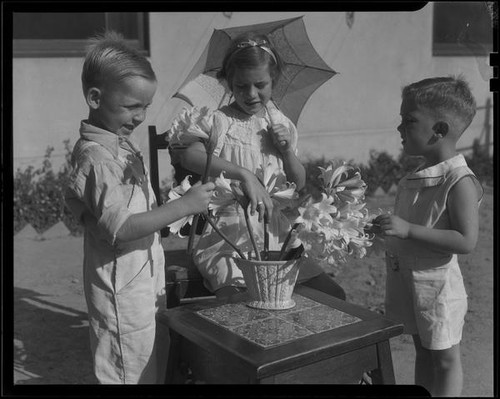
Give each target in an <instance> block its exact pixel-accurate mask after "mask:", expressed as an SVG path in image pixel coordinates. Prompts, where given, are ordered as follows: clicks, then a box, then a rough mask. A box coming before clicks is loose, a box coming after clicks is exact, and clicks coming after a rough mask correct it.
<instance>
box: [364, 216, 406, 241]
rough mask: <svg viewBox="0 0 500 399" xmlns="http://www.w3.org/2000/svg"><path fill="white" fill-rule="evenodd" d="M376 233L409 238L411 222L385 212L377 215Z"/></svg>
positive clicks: (375, 221)
mask: <svg viewBox="0 0 500 399" xmlns="http://www.w3.org/2000/svg"><path fill="white" fill-rule="evenodd" d="M372 225H373V227H374V228H375V230H376V231H377V232H375V231H373V232H374V233H375V234H382V235H384V236H394V237H398V238H401V239H403V240H405V239H407V238H408V236H409V233H410V223H408V222H407V221H406V220H404V219H401V218H400V217H399V216H395V215H390V214H385V215H380V216H377V217H376V218H375V219H374V220H373V222H372Z"/></svg>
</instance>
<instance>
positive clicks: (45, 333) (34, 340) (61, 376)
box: [14, 287, 96, 384]
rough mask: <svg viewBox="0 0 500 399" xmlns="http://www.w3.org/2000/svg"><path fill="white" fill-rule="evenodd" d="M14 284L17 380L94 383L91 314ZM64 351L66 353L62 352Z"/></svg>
mask: <svg viewBox="0 0 500 399" xmlns="http://www.w3.org/2000/svg"><path fill="white" fill-rule="evenodd" d="M45 297H46V296H45V295H42V294H39V293H37V292H34V291H31V290H27V289H23V288H16V287H15V288H14V326H15V327H14V371H15V373H16V374H17V376H18V378H17V382H16V383H17V384H94V383H96V382H95V380H94V376H93V371H92V359H91V356H90V347H89V336H88V321H87V314H86V313H83V312H80V311H77V310H75V309H72V308H69V307H65V306H62V305H59V304H54V303H53V302H49V301H47V300H46V299H45ZM61 351H64V354H63V355H62V356H61Z"/></svg>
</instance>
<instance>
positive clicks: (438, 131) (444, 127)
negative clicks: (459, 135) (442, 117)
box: [432, 121, 450, 138]
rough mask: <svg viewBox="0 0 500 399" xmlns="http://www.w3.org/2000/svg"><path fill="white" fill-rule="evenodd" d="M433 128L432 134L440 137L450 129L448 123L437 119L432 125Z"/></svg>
mask: <svg viewBox="0 0 500 399" xmlns="http://www.w3.org/2000/svg"><path fill="white" fill-rule="evenodd" d="M432 130H434V134H435V135H436V136H438V137H440V138H443V137H444V136H446V135H447V134H448V132H449V130H450V125H448V123H447V122H443V121H439V122H436V123H435V124H434V126H433V127H432Z"/></svg>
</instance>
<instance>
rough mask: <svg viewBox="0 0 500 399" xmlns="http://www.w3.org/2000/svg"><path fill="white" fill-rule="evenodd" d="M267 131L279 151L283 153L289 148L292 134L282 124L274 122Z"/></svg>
mask: <svg viewBox="0 0 500 399" xmlns="http://www.w3.org/2000/svg"><path fill="white" fill-rule="evenodd" d="M269 133H270V135H271V138H272V140H273V144H274V146H275V147H276V148H277V149H278V151H279V152H281V153H284V152H286V151H288V150H290V149H291V145H292V134H291V133H290V131H289V130H288V129H287V128H286V127H285V125H282V124H275V125H272V126H270V128H269Z"/></svg>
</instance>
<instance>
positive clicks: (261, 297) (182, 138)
mask: <svg viewBox="0 0 500 399" xmlns="http://www.w3.org/2000/svg"><path fill="white" fill-rule="evenodd" d="M211 126H212V122H211V113H210V111H209V110H208V109H206V108H202V109H201V110H199V109H197V108H196V107H193V108H192V109H191V110H187V109H185V110H184V111H183V113H182V114H181V115H180V117H179V118H178V119H176V120H175V121H174V123H173V125H172V129H171V133H170V135H171V138H173V140H171V141H172V142H173V143H174V145H177V146H178V144H175V143H179V142H183V143H190V142H192V141H193V140H202V141H203V142H204V143H205V147H206V148H207V168H206V169H205V173H204V176H205V179H206V176H207V173H208V168H209V165H210V158H211V156H212V153H213V150H214V147H215V144H214V141H215V139H214V138H213V137H211ZM319 169H320V172H321V174H320V178H321V181H322V187H321V195H320V198H317V197H316V198H315V197H314V196H313V195H311V194H309V193H305V194H303V195H299V193H298V192H297V189H296V186H295V184H294V183H290V182H287V180H286V176H285V175H284V174H283V173H282V172H281V171H279V170H277V169H273V168H272V167H271V164H268V165H263V166H262V167H261V169H259V170H258V171H257V173H256V175H257V177H258V178H259V180H260V181H261V183H262V184H263V185H264V187H265V188H266V190H267V192H268V194H269V196H270V198H271V199H272V201H273V205H274V207H273V213H272V215H271V216H270V217H267V215H266V217H265V218H264V225H263V229H264V239H263V242H258V241H257V240H256V239H255V234H254V231H253V227H252V223H251V222H250V215H249V206H248V205H249V201H248V199H247V198H246V196H245V194H244V193H243V191H242V189H241V187H240V186H239V184H238V183H237V182H232V181H231V180H229V179H226V178H225V176H224V172H223V173H221V174H220V176H218V177H217V178H216V179H215V181H214V183H215V186H216V188H215V191H214V195H213V197H212V201H211V203H210V205H209V209H208V213H207V215H206V220H207V222H208V223H209V224H210V225H211V226H212V228H213V229H214V231H216V232H217V233H218V234H219V235H220V236H221V237H222V239H224V240H225V241H226V242H227V243H228V244H229V245H230V246H231V248H233V250H234V254H235V256H234V260H235V263H236V265H237V266H238V267H239V268H240V269H241V270H242V273H243V278H244V280H245V283H246V285H247V289H248V293H249V296H250V298H251V301H250V302H249V305H250V306H253V307H257V308H264V309H287V308H290V307H293V306H294V305H295V304H294V302H293V300H292V299H291V295H292V292H293V288H294V286H295V282H296V279H297V275H298V270H299V265H300V263H301V261H302V260H303V259H304V258H310V259H312V260H314V261H326V262H328V263H330V264H338V263H341V262H346V261H347V259H348V258H349V257H351V256H355V257H359V258H361V257H363V256H365V255H366V248H367V247H369V246H370V245H371V243H372V239H373V237H372V236H370V235H368V234H367V233H365V228H366V227H367V225H369V223H370V222H369V220H370V219H371V217H370V215H369V214H368V210H367V209H366V208H365V202H364V193H365V189H366V185H365V183H364V181H363V180H362V179H361V176H360V173H359V171H358V170H356V169H355V168H354V167H352V166H350V165H348V164H346V163H339V164H335V163H329V164H328V165H327V166H326V168H321V167H320V168H319ZM190 186H191V185H190V183H189V179H188V177H186V178H185V179H184V180H183V181H182V182H181V183H180V184H179V185H178V186H176V187H173V188H172V189H171V190H170V192H169V201H171V200H174V199H177V198H180V197H181V196H182V195H183V194H184V193H185V192H186V191H187V190H188V189H189V188H190ZM234 204H238V205H239V206H241V207H242V208H243V210H244V215H245V221H246V226H247V229H248V235H249V238H250V241H251V245H252V247H253V250H252V251H248V252H247V253H244V252H243V251H242V250H241V249H240V247H239V246H238V245H237V243H236V242H233V241H232V240H231V239H230V238H228V237H227V236H225V235H224V233H223V232H222V231H221V230H220V229H219V227H218V225H217V216H218V212H219V210H220V209H224V208H225V207H226V206H228V205H234ZM192 220H193V216H190V217H187V218H184V219H182V220H178V221H176V222H174V223H172V224H171V225H170V226H169V227H170V230H171V232H173V233H177V234H179V233H180V230H181V228H182V226H184V225H185V224H186V223H192ZM270 231H271V232H272V233H273V234H274V235H280V236H285V237H286V238H285V239H284V242H283V244H282V245H281V249H280V250H279V251H271V250H269V239H268V237H269V233H270Z"/></svg>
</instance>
